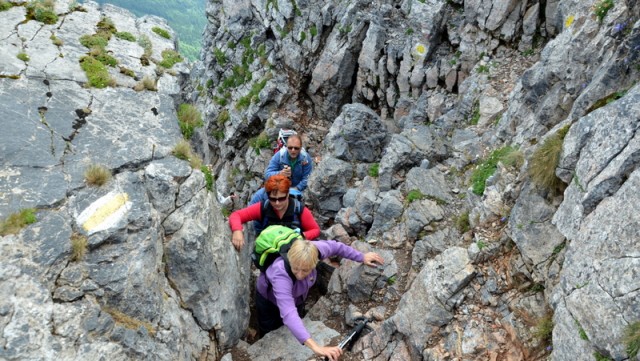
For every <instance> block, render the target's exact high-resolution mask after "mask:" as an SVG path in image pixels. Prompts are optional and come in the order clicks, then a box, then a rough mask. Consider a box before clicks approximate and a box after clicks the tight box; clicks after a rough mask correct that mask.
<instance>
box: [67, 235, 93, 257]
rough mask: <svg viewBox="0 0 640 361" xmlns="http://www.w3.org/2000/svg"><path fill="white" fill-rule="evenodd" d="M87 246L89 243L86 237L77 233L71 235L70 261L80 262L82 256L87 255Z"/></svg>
mask: <svg viewBox="0 0 640 361" xmlns="http://www.w3.org/2000/svg"><path fill="white" fill-rule="evenodd" d="M88 245H89V241H88V240H87V237H86V236H84V235H82V234H78V233H74V234H73V235H71V260H72V261H80V260H82V259H83V258H84V255H85V254H86V253H87V247H88Z"/></svg>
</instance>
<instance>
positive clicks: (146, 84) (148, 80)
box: [133, 74, 157, 92]
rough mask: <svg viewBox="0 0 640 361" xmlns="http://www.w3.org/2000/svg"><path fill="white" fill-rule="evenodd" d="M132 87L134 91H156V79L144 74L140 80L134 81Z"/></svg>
mask: <svg viewBox="0 0 640 361" xmlns="http://www.w3.org/2000/svg"><path fill="white" fill-rule="evenodd" d="M133 89H134V90H135V91H138V92H139V91H142V90H145V89H146V90H150V91H156V90H157V89H156V79H155V78H154V77H152V76H150V75H148V74H146V75H145V76H144V77H143V78H142V80H140V81H139V82H137V83H136V85H135V86H134V87H133Z"/></svg>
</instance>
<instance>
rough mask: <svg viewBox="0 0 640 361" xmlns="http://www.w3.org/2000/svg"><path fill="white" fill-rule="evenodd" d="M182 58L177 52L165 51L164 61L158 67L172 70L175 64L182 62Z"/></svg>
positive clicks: (163, 52) (163, 54) (163, 53)
mask: <svg viewBox="0 0 640 361" xmlns="http://www.w3.org/2000/svg"><path fill="white" fill-rule="evenodd" d="M182 60H183V59H182V56H181V55H180V53H178V52H177V51H175V50H171V49H165V50H163V51H162V60H161V61H160V63H159V64H158V65H160V66H161V67H163V68H167V69H170V68H171V67H172V66H174V65H175V64H177V63H179V62H181V61H182Z"/></svg>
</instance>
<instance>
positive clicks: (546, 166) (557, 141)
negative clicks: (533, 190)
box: [528, 126, 569, 191]
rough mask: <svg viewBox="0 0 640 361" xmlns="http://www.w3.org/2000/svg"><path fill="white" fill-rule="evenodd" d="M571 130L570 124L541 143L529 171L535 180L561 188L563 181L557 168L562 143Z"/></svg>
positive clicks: (544, 184)
mask: <svg viewBox="0 0 640 361" xmlns="http://www.w3.org/2000/svg"><path fill="white" fill-rule="evenodd" d="M568 131H569V126H566V127H564V128H562V129H560V130H559V131H558V132H557V133H555V134H553V135H551V136H549V137H548V138H547V139H546V140H545V141H544V143H542V144H541V145H539V146H538V147H537V148H536V150H535V152H534V153H533V155H532V156H531V160H530V161H529V169H528V173H529V176H530V177H531V180H533V182H534V183H535V184H537V185H539V186H541V187H544V188H547V189H549V190H554V191H555V190H559V189H561V187H562V186H563V183H562V181H561V180H560V179H559V178H558V177H556V168H557V167H558V163H559V162H560V153H561V152H562V143H563V142H564V137H565V135H566V134H567V132H568Z"/></svg>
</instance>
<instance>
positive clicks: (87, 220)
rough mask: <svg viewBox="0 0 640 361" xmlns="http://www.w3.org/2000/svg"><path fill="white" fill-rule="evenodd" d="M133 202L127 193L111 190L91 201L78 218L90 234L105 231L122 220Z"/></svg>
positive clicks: (79, 222)
mask: <svg viewBox="0 0 640 361" xmlns="http://www.w3.org/2000/svg"><path fill="white" fill-rule="evenodd" d="M131 204H132V203H131V202H129V195H128V194H127V193H117V192H109V193H107V194H106V195H104V196H102V197H100V198H99V199H98V200H96V201H95V202H93V203H91V205H89V207H87V208H86V209H85V210H84V211H82V213H80V215H79V216H78V217H77V219H76V220H77V222H78V224H79V225H81V226H82V228H83V229H84V230H85V231H87V233H88V234H92V233H95V232H99V231H104V230H105V229H109V228H111V227H113V226H115V225H116V224H117V223H118V222H120V221H121V220H122V219H123V218H124V217H125V216H126V214H127V212H128V211H129V210H130V209H131Z"/></svg>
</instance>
